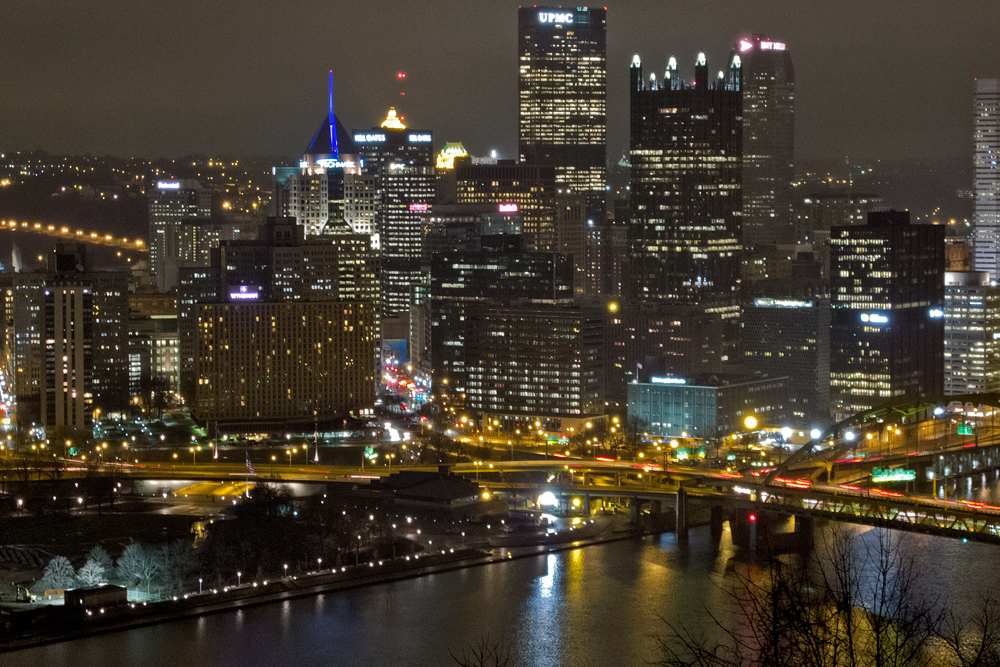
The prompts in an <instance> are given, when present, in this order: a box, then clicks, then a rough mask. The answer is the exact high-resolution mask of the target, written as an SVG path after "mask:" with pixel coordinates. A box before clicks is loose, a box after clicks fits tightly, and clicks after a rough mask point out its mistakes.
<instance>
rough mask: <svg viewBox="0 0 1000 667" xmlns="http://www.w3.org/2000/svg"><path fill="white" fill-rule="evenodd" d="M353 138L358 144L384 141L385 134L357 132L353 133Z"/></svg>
mask: <svg viewBox="0 0 1000 667" xmlns="http://www.w3.org/2000/svg"><path fill="white" fill-rule="evenodd" d="M354 140H355V141H356V142H358V143H359V144H371V143H381V142H383V141H385V135H384V134H380V133H378V132H369V133H364V132H359V133H358V134H355V135H354Z"/></svg>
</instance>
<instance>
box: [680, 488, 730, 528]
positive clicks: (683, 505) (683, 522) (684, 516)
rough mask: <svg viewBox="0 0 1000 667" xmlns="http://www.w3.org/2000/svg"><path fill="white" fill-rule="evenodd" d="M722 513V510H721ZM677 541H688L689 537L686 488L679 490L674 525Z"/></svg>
mask: <svg viewBox="0 0 1000 667" xmlns="http://www.w3.org/2000/svg"><path fill="white" fill-rule="evenodd" d="M713 509H714V508H713ZM720 512H721V508H720ZM674 529H675V531H676V535H677V539H679V540H686V539H687V536H688V498H687V491H685V490H684V487H683V486H682V487H679V488H678V489H677V516H676V522H675V524H674Z"/></svg>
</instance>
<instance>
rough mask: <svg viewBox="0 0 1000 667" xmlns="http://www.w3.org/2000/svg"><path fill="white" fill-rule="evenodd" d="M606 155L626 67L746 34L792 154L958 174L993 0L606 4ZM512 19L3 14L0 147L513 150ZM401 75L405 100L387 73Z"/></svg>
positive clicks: (384, 5) (990, 52)
mask: <svg viewBox="0 0 1000 667" xmlns="http://www.w3.org/2000/svg"><path fill="white" fill-rule="evenodd" d="M607 6H608V114H609V118H608V122H609V156H610V157H612V158H617V157H619V156H620V155H621V154H622V152H623V151H624V150H625V149H626V148H627V143H628V92H627V82H628V66H629V63H630V61H631V58H632V54H633V53H639V54H640V56H641V57H642V59H643V64H644V66H645V67H646V68H647V69H649V70H651V71H652V70H655V71H656V72H660V71H661V70H662V69H663V68H664V66H665V65H666V62H667V59H668V58H669V56H671V55H675V56H677V59H678V62H679V64H680V70H681V71H680V73H681V76H683V77H684V78H690V77H691V76H693V68H694V60H695V57H696V55H697V53H698V51H705V52H706V54H707V56H708V64H709V68H710V71H715V70H718V69H722V68H724V66H725V64H726V60H727V58H728V54H729V49H730V47H731V45H732V44H734V43H735V42H736V40H737V39H738V38H739V37H740V36H746V35H749V34H751V33H763V34H767V35H769V36H770V37H772V38H773V39H776V40H779V41H783V42H786V43H787V44H788V48H789V49H790V51H791V54H792V59H793V62H794V65H795V70H796V111H795V113H796V125H797V127H796V142H797V143H796V151H797V154H798V156H799V157H801V158H804V159H812V158H831V157H840V156H849V157H851V158H853V159H870V158H884V159H897V158H911V157H933V156H945V157H960V156H964V155H968V156H969V159H970V161H971V145H972V141H971V133H972V95H973V91H974V77H976V76H980V77H1000V48H998V40H997V36H996V35H997V30H998V28H1000V1H998V0H955V1H952V2H942V1H941V0H906V1H904V0H895V1H889V0H882V1H881V2H872V1H871V0H868V1H866V2H862V1H860V0H829V1H827V2H814V1H803V0H780V1H779V0H773V1H772V0H761V1H758V2H749V1H743V0H739V1H729V2H723V1H721V0H704V1H702V2H693V1H691V0H675V1H673V2H664V1H662V0H660V1H653V0H647V1H640V0H621V1H618V2H614V1H609V2H608V4H607ZM517 7H518V3H516V2H508V1H507V0H427V1H422V2H403V1H402V0H366V1H363V2H350V3H349V2H344V1H342V0H288V2H285V3H273V2H268V3H264V2H253V1H250V0H243V1H242V2H240V1H236V0H212V1H211V2H203V1H195V0H170V1H169V2H150V1H149V0H94V1H93V2H71V1H69V0H0V9H2V12H3V14H2V20H0V44H2V45H3V49H2V51H0V53H2V56H0V59H2V66H0V119H2V122H0V149H5V150H11V149H31V148H36V147H40V148H44V149H46V150H49V151H52V152H56V153H67V154H69V153H81V152H89V153H95V154H105V153H113V154H118V155H124V156H129V155H131V156H143V157H159V156H168V157H173V156H178V155H184V154H191V153H202V154H206V155H239V156H249V155H274V156H284V157H289V158H294V157H297V156H298V155H299V154H300V153H301V152H302V151H303V150H304V148H305V147H306V146H307V145H308V143H309V140H310V139H311V138H312V135H313V133H314V132H315V130H316V128H317V127H318V126H319V123H320V121H321V120H322V118H323V115H324V113H325V111H326V105H327V101H326V99H327V98H326V96H327V92H326V80H327V74H326V73H327V71H328V70H330V69H332V70H333V71H334V82H335V90H334V104H335V110H336V112H337V114H338V116H339V117H340V118H341V120H342V122H343V123H344V125H345V126H346V127H347V128H348V129H355V128H365V127H371V126H373V125H376V124H377V123H378V122H379V120H380V119H381V118H382V117H383V116H384V114H385V111H386V109H387V108H388V107H389V106H390V105H395V106H396V107H397V109H399V110H400V112H401V113H402V114H403V115H404V116H405V117H406V118H407V122H408V123H409V124H410V125H411V127H414V128H419V129H431V130H433V131H434V133H435V146H437V147H440V145H442V144H443V142H444V141H462V142H463V143H464V144H465V145H466V147H467V148H468V149H469V150H470V151H471V152H473V153H474V154H484V153H487V152H488V151H489V150H490V149H497V150H498V151H499V152H500V154H501V155H503V156H510V157H512V156H514V154H515V153H516V149H517ZM399 70H403V71H405V72H406V73H407V79H406V88H405V91H406V95H405V97H400V96H399V88H398V85H397V82H396V78H395V73H396V72H397V71H399Z"/></svg>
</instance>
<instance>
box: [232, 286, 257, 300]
mask: <svg viewBox="0 0 1000 667" xmlns="http://www.w3.org/2000/svg"><path fill="white" fill-rule="evenodd" d="M259 298H260V288H259V287H248V286H247V285H240V286H239V289H235V290H234V289H232V288H230V291H229V300H230V301H256V300H257V299H259Z"/></svg>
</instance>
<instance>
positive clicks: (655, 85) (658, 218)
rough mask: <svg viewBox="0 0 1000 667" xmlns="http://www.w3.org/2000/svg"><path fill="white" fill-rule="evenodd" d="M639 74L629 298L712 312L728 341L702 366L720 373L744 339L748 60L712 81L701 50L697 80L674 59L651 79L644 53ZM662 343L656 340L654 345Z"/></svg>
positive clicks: (634, 88)
mask: <svg viewBox="0 0 1000 667" xmlns="http://www.w3.org/2000/svg"><path fill="white" fill-rule="evenodd" d="M630 74H631V80H630V91H631V92H630V98H631V99H630V101H631V136H630V160H631V164H632V170H631V192H632V219H631V223H630V225H629V241H630V243H631V257H630V262H629V264H630V267H629V272H630V275H629V280H628V282H629V283H630V284H631V286H632V289H633V292H632V294H631V295H629V296H631V297H632V300H633V301H635V302H638V303H639V304H643V305H644V307H647V308H648V307H650V306H653V307H656V308H657V309H658V310H659V311H662V312H658V313H657V314H656V316H655V317H656V318H657V319H663V320H665V321H675V320H677V319H680V318H675V317H673V315H672V314H671V313H669V312H666V311H665V310H663V308H664V307H668V309H669V308H673V307H676V308H677V309H679V310H683V311H685V317H689V316H695V315H694V313H692V312H691V308H695V309H698V310H700V311H702V312H704V313H709V314H711V315H712V316H713V317H714V318H715V319H716V320H717V326H718V329H719V331H720V332H722V345H721V347H720V348H719V349H717V350H715V351H714V354H713V355H712V356H713V357H714V362H713V363H711V364H709V365H708V366H707V367H706V366H703V365H701V364H698V366H699V367H700V368H701V370H702V371H703V372H704V371H708V372H719V371H720V370H722V369H721V368H720V367H719V365H720V364H724V363H726V362H730V361H734V360H735V355H736V343H737V340H738V338H739V298H738V297H739V287H740V273H741V261H742V260H741V253H742V246H741V244H740V237H741V231H740V223H741V213H742V206H743V198H742V194H741V187H742V169H743V161H742V147H743V136H742V126H743V122H742V103H743V98H742V94H741V92H740V60H739V57H738V56H737V57H734V58H733V60H732V62H731V64H730V67H729V71H728V74H727V73H725V72H721V71H720V72H719V75H718V78H717V79H715V80H710V79H709V74H708V64H707V62H706V60H705V54H704V53H701V54H698V59H697V63H696V65H695V78H694V80H693V81H689V82H688V81H682V80H681V79H680V78H679V77H678V75H677V61H676V60H675V59H674V58H671V59H670V64H669V65H668V69H667V71H666V72H665V75H664V79H663V81H662V83H661V82H658V81H657V79H656V75H655V74H651V75H650V76H649V79H648V80H647V79H644V77H643V68H642V63H641V61H640V60H639V56H635V57H634V58H633V60H632V66H631V69H630ZM660 348H662V345H659V343H656V342H655V341H654V342H653V347H652V348H651V349H652V350H654V351H655V350H656V349H660ZM647 354H655V352H648V353H647ZM643 356H645V355H643ZM638 361H641V357H640V358H637V359H635V360H633V361H631V362H628V363H627V364H626V367H629V366H630V365H634V363H635V362H638ZM677 361H678V362H680V364H681V366H682V367H684V366H687V365H688V362H687V361H685V360H677ZM668 370H669V369H668Z"/></svg>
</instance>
